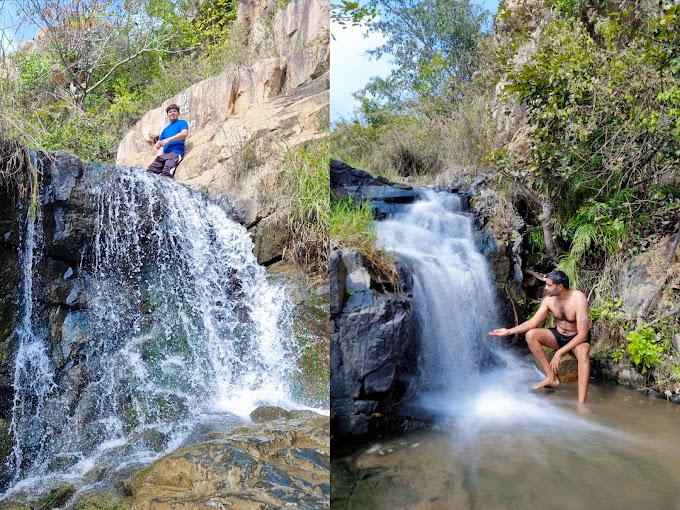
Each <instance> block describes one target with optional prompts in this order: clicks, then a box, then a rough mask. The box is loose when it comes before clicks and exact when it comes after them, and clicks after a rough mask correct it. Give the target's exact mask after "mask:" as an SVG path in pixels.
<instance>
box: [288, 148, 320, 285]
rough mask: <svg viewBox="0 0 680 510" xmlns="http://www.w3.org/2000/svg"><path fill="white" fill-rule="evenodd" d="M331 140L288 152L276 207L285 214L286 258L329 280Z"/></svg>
mask: <svg viewBox="0 0 680 510" xmlns="http://www.w3.org/2000/svg"><path fill="white" fill-rule="evenodd" d="M329 187H330V158H329V153H328V137H324V138H322V139H320V140H314V141H311V142H309V143H307V144H305V145H301V146H298V147H295V148H293V149H289V150H288V151H286V153H285V154H284V157H283V169H282V172H281V174H280V176H279V178H278V185H277V197H276V201H275V202H276V206H277V208H278V209H279V211H280V212H282V213H283V215H284V219H283V222H284V227H285V229H286V232H287V243H286V253H285V256H286V257H287V258H290V259H291V260H292V261H293V262H294V263H295V264H297V265H298V266H299V267H300V268H301V269H302V270H303V271H305V272H306V273H307V274H309V275H312V276H318V277H320V278H323V279H326V280H327V278H328V242H329V237H328V232H329V223H330V202H329V197H328V190H329Z"/></svg>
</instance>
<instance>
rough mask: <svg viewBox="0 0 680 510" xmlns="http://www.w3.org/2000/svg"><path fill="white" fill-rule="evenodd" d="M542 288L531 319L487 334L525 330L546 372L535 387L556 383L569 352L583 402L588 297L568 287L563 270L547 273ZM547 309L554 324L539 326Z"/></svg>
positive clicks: (587, 353)
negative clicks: (550, 351)
mask: <svg viewBox="0 0 680 510" xmlns="http://www.w3.org/2000/svg"><path fill="white" fill-rule="evenodd" d="M545 291H546V294H547V295H546V297H545V298H543V301H542V302H541V306H540V308H539V309H538V311H537V312H536V313H535V314H534V316H533V317H532V318H531V319H529V320H528V321H526V322H523V323H522V324H520V325H519V326H515V327H514V328H510V329H506V328H501V329H495V330H493V331H491V332H490V333H489V335H491V336H496V337H503V336H508V335H515V334H517V333H525V339H526V342H527V345H528V346H529V349H531V352H532V354H533V355H534V356H535V357H536V360H537V361H538V363H539V365H541V368H542V369H543V371H544V372H545V375H546V378H545V379H544V380H543V381H541V382H539V383H537V384H535V385H534V389H538V388H543V387H544V386H548V387H552V388H554V387H557V386H559V384H560V380H559V377H558V368H559V365H560V361H561V360H562V356H564V355H565V354H567V353H568V352H569V351H572V352H573V355H574V356H575V357H576V359H577V360H578V401H579V403H581V404H582V403H583V402H585V401H586V396H587V394H588V378H589V377H590V344H589V343H588V342H589V340H590V333H589V321H588V300H587V299H586V296H585V294H583V292H581V291H578V290H574V289H570V288H569V277H568V276H567V275H566V274H565V273H563V272H562V271H552V272H551V273H548V274H547V275H546V277H545ZM548 312H551V313H552V314H553V316H554V317H555V322H556V323H557V327H555V328H539V326H540V325H541V324H542V323H543V321H544V320H545V319H546V318H547V317H548ZM544 345H545V346H546V347H549V348H550V349H553V350H554V351H555V354H554V355H553V358H552V361H550V362H548V358H547V356H546V355H545V352H544V351H543V346H544Z"/></svg>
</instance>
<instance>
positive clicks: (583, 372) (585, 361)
mask: <svg viewBox="0 0 680 510" xmlns="http://www.w3.org/2000/svg"><path fill="white" fill-rule="evenodd" d="M571 352H572V353H574V357H575V358H576V360H577V361H578V402H579V404H582V403H584V402H585V401H586V397H587V396H588V379H589V378H590V344H589V343H587V342H586V343H583V344H579V345H577V346H576V347H574V349H573V350H572V351H571Z"/></svg>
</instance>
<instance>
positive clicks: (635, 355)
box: [626, 325, 663, 374]
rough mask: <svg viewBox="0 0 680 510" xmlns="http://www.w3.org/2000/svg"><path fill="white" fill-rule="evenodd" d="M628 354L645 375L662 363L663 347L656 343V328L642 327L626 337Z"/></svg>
mask: <svg viewBox="0 0 680 510" xmlns="http://www.w3.org/2000/svg"><path fill="white" fill-rule="evenodd" d="M626 340H628V341H629V342H630V343H629V344H628V354H629V356H630V360H631V361H632V362H633V364H634V365H635V366H636V367H638V368H639V369H641V371H642V373H643V374H645V373H647V371H648V370H649V369H650V368H653V367H655V366H657V365H658V364H659V363H661V353H662V352H663V347H662V346H661V345H658V344H657V343H656V342H657V341H656V331H654V328H652V327H649V326H645V325H642V326H640V327H639V328H638V329H636V330H635V331H631V332H630V333H628V335H626Z"/></svg>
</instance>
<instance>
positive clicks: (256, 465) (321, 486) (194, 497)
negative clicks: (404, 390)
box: [125, 415, 330, 510]
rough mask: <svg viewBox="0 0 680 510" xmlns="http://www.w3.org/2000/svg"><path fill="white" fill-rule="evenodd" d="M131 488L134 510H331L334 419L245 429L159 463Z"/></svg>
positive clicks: (314, 418)
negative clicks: (331, 431)
mask: <svg viewBox="0 0 680 510" xmlns="http://www.w3.org/2000/svg"><path fill="white" fill-rule="evenodd" d="M125 485H126V490H127V492H128V494H129V495H130V497H129V498H128V499H126V501H125V505H126V508H130V509H135V510H151V509H161V508H196V509H200V508H205V509H209V508H215V507H217V508H233V509H235V510H238V509H243V510H246V509H252V508H284V507H294V508H303V509H309V510H311V509H316V508H329V507H330V444H329V435H328V419H327V418H325V417H322V416H319V415H315V416H310V417H306V418H296V419H291V420H288V421H285V420H277V421H276V422H275V423H265V424H255V425H248V426H244V427H240V428H238V429H236V430H234V431H233V432H231V433H229V434H227V435H223V436H221V437H214V439H212V440H209V441H205V442H202V443H199V444H194V445H191V446H187V447H185V448H181V449H179V450H177V451H176V452H174V453H171V454H170V455H167V456H165V457H163V458H161V459H159V460H158V461H156V462H154V463H153V464H151V465H150V466H149V467H147V468H146V469H144V470H142V471H141V472H139V473H138V474H136V475H135V476H133V477H132V478H131V479H130V480H129V481H128V482H126V484H125Z"/></svg>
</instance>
